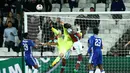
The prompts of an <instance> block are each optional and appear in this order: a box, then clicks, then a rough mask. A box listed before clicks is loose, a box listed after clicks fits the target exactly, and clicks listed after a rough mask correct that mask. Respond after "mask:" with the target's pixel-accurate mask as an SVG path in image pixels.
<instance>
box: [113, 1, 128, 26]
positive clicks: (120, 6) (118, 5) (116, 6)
mask: <svg viewBox="0 0 130 73" xmlns="http://www.w3.org/2000/svg"><path fill="white" fill-rule="evenodd" d="M125 9H126V8H125V5H124V2H123V1H122V0H113V1H112V4H111V11H125ZM112 18H113V19H115V24H116V25H117V24H118V22H119V20H118V19H122V14H112Z"/></svg>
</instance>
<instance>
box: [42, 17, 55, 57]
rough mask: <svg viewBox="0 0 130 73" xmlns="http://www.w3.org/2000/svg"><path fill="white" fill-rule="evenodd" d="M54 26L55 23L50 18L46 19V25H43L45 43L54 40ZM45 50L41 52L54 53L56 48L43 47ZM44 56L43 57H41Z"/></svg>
mask: <svg viewBox="0 0 130 73" xmlns="http://www.w3.org/2000/svg"><path fill="white" fill-rule="evenodd" d="M52 24H54V23H53V21H52V20H51V18H50V17H46V22H45V24H44V25H43V29H42V30H43V32H42V33H43V36H44V43H47V42H50V41H51V40H52V39H53V36H54V34H53V32H52V30H51V25H52ZM42 48H43V49H42V50H41V51H42V52H43V51H51V52H53V51H54V47H52V46H44V47H42ZM41 56H42V55H41Z"/></svg>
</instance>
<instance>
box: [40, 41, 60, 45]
mask: <svg viewBox="0 0 130 73" xmlns="http://www.w3.org/2000/svg"><path fill="white" fill-rule="evenodd" d="M41 44H42V46H51V45H58V43H55V42H47V43H41Z"/></svg>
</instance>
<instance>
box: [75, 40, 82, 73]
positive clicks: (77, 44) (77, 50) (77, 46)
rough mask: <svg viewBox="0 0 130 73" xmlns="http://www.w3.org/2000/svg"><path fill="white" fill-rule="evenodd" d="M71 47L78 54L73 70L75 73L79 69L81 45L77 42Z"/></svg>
mask: <svg viewBox="0 0 130 73" xmlns="http://www.w3.org/2000/svg"><path fill="white" fill-rule="evenodd" d="M73 47H74V48H75V50H76V52H77V54H78V58H77V63H76V65H75V69H74V72H77V71H78V69H79V67H80V63H81V62H82V44H81V43H80V42H79V41H77V42H75V43H74V44H73Z"/></svg>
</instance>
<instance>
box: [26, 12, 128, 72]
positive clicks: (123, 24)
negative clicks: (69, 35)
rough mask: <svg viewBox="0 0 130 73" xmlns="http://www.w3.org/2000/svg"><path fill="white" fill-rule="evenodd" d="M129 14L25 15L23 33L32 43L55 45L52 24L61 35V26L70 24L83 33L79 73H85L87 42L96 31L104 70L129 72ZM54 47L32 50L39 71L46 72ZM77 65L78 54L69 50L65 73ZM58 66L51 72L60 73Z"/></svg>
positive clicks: (38, 13) (32, 13)
mask: <svg viewBox="0 0 130 73" xmlns="http://www.w3.org/2000/svg"><path fill="white" fill-rule="evenodd" d="M129 15H130V12H50V13H47V12H25V13H24V31H25V32H28V34H29V38H30V39H32V40H35V39H39V40H40V41H41V42H43V43H46V42H54V34H53V33H52V31H51V28H50V27H51V25H52V26H53V27H54V28H56V29H58V30H59V31H61V32H63V28H62V24H64V23H69V24H71V25H72V27H73V29H74V30H75V31H77V32H82V34H83V36H82V39H81V40H80V41H81V43H82V48H83V53H82V54H83V61H82V63H81V66H80V69H79V73H88V66H87V65H88V58H86V56H85V55H86V53H87V50H88V39H89V37H90V36H91V35H93V32H92V29H93V28H95V27H98V28H99V35H98V36H99V37H101V38H102V40H103V50H102V53H103V67H104V70H105V71H106V73H129V72H130V49H129V48H130V45H128V46H127V47H125V48H124V45H125V44H126V43H127V42H128V41H130V16H129ZM57 51H58V50H57V48H56V47H55V46H44V47H41V48H40V49H38V50H34V51H33V55H34V56H38V57H40V58H39V62H40V65H41V67H40V71H41V72H42V71H46V70H48V66H49V65H50V64H51V62H52V61H53V60H54V59H55V57H56V56H57V55H58V52H57ZM76 62H77V53H76V51H72V52H71V55H70V58H69V59H68V60H67V64H66V68H65V73H73V69H74V68H75V64H76ZM60 68H61V65H60V66H58V68H56V69H55V70H54V71H53V72H52V73H59V72H60Z"/></svg>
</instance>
